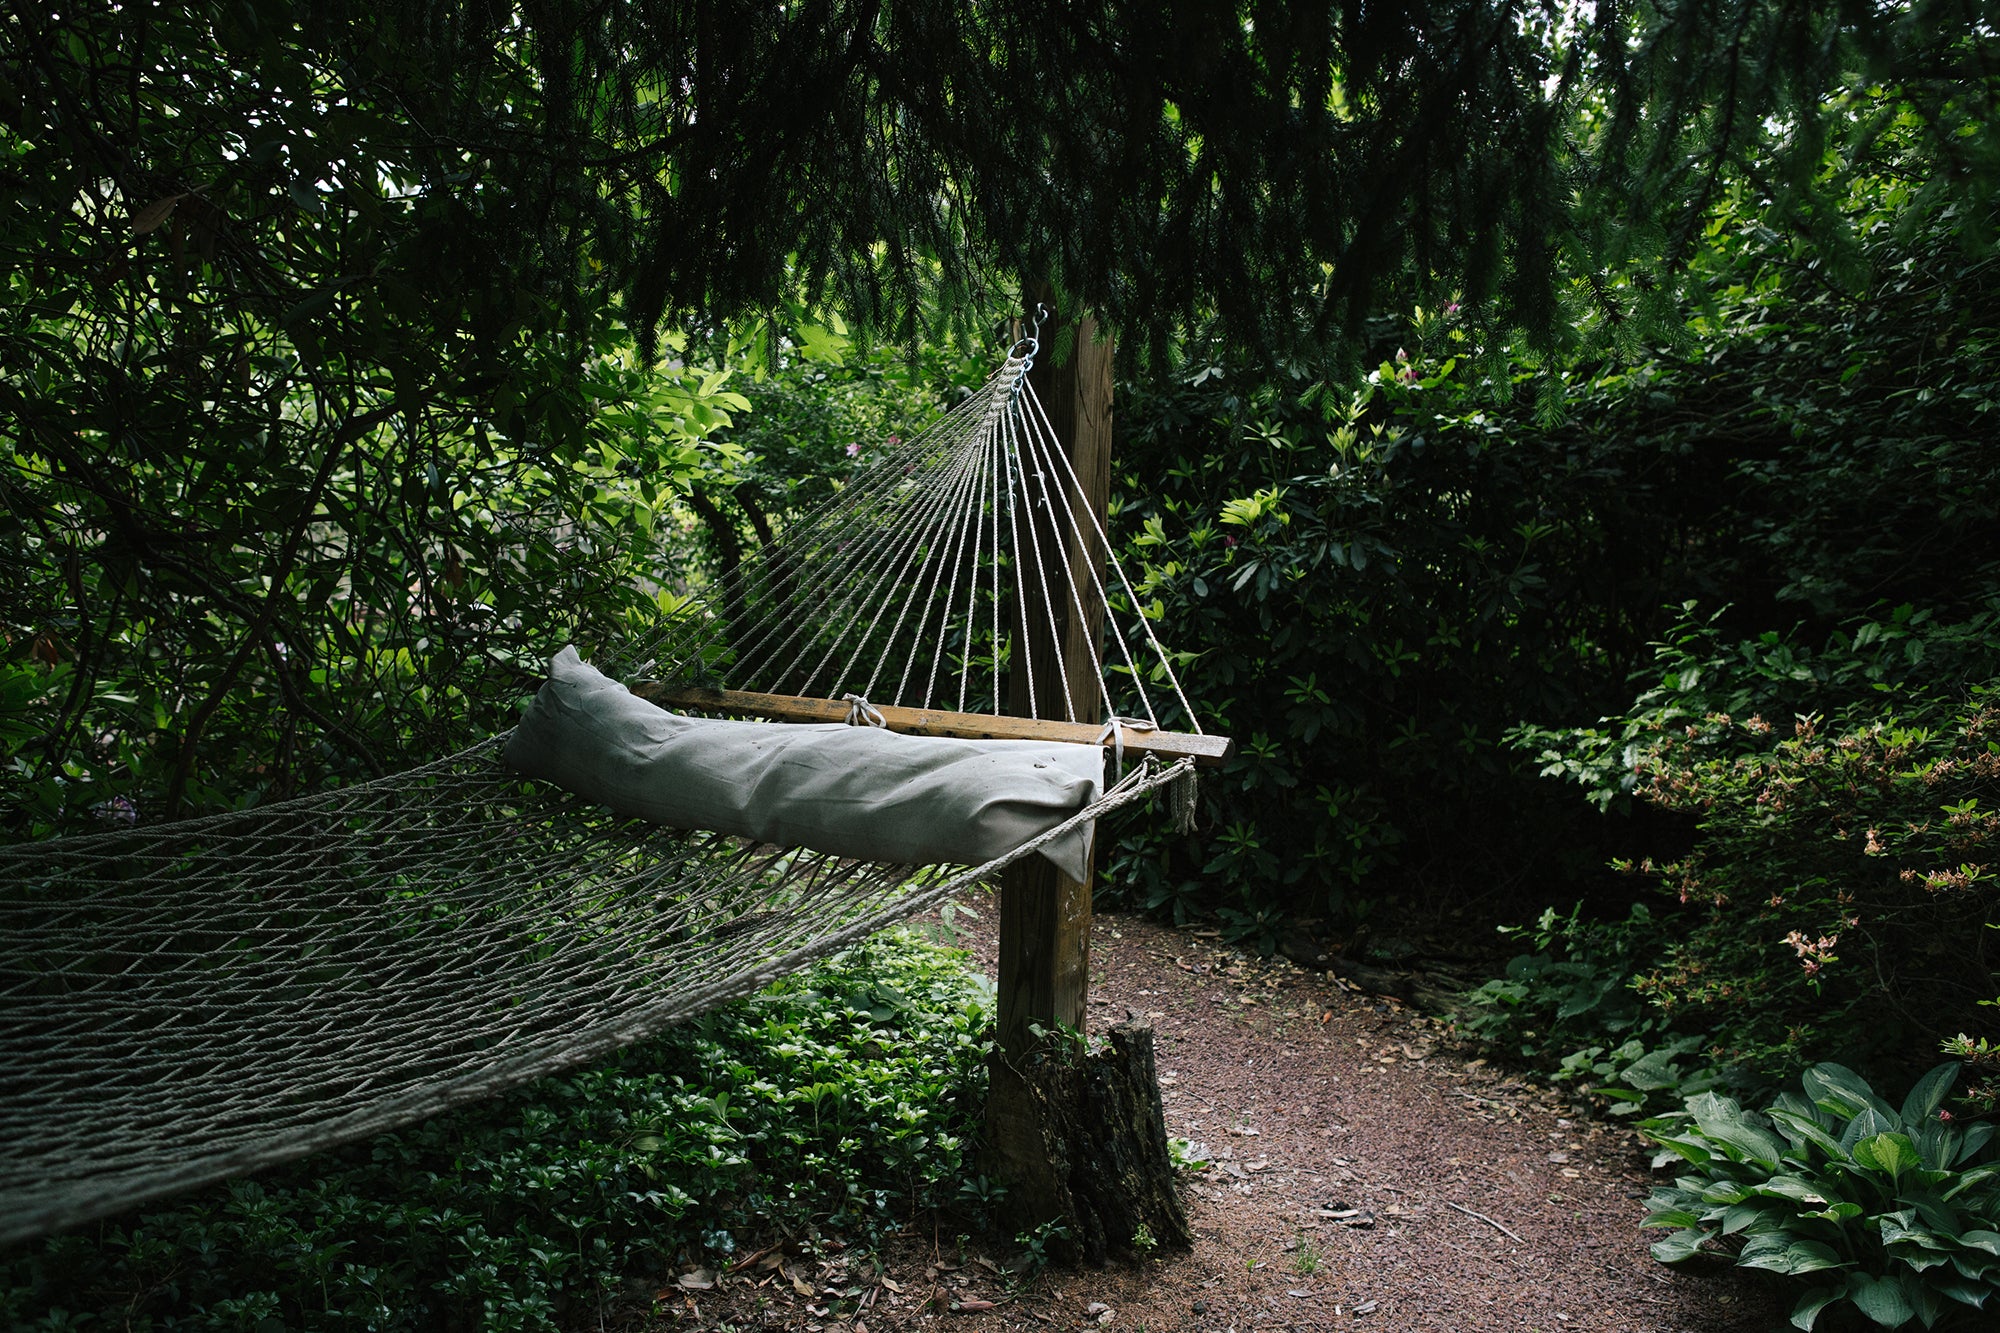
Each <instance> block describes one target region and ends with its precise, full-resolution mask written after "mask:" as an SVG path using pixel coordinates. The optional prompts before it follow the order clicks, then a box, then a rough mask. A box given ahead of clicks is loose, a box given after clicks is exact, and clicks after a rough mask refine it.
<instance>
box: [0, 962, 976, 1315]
mask: <svg viewBox="0 0 2000 1333" xmlns="http://www.w3.org/2000/svg"><path fill="white" fill-rule="evenodd" d="M961 957H962V956H961V955H958V954H956V953H954V952H952V951H948V950H944V949H940V948H939V947H937V946H935V945H930V944H926V943H924V942H922V941H920V940H919V939H917V938H916V937H914V936H912V935H909V934H907V933H902V932H898V933H894V934H891V935H888V936H884V937H879V938H877V939H876V940H873V941H870V942H869V943H867V944H864V945H862V946H859V947H857V948H856V949H853V950H850V951H848V952H847V953H844V954H841V955H839V956H837V957H835V958H833V959H830V960H828V961H826V962H824V963H822V964H820V965H819V966H817V967H815V968H813V969H812V970H810V971H807V972H804V973H801V974H799V975H798V976H795V977H793V978H790V979H788V980H786V981H784V982H781V983H779V984H778V985H776V986H774V987H773V988H772V989H771V990H769V991H767V992H765V993H764V994H762V995H760V996H757V997H756V998H754V999H750V1000H746V1001H743V1002H741V1003H738V1004H735V1005H731V1006H729V1007H728V1008H726V1009H723V1010H719V1011H717V1012H715V1013H712V1014H709V1015H707V1016H706V1017H704V1018H701V1019H698V1020H696V1021H694V1022H692V1023H689V1024H687V1025H685V1026H683V1027H681V1028H678V1029H676V1030H674V1031H672V1032H670V1033H668V1034H667V1035H665V1036H664V1037H662V1038H660V1039H658V1040H656V1041H654V1042H651V1043H648V1044H646V1045H643V1046H639V1047H635V1048H633V1049H631V1050H628V1051H626V1052H624V1053H623V1054H622V1055H621V1056H619V1057H617V1058H615V1059H613V1060H610V1061H608V1062H606V1063H604V1064H602V1065H600V1066H598V1067H596V1068H592V1069H588V1070H583V1071H580V1072H577V1073H572V1074H565V1075H561V1076H558V1077H554V1078H548V1079H543V1080H541V1081H540V1082H538V1083H535V1084H532V1085H530V1086H529V1087H527V1088H525V1089H522V1090H521V1091H519V1092H516V1093H514V1094H511V1095H509V1096H507V1097H505V1098H502V1099H499V1100H496V1101H494V1102H491V1103H485V1104H481V1105H478V1106H473V1107H468V1108H466V1109H464V1110H460V1111H457V1112H453V1113H451V1114H449V1115H445V1116H440V1117H437V1118H435V1119H432V1120H429V1121H426V1122H424V1123H423V1124H420V1125H416V1126H413V1127H411V1128H409V1129H406V1130H400V1131H396V1132H394V1133H389V1134H384V1135H381V1136H379V1137H377V1138H374V1139H371V1140H368V1141H366V1142H363V1143H358V1144H354V1145H350V1146H349V1147H346V1148H343V1149H338V1150H335V1151H333V1152H329V1153H323V1154H321V1155H319V1156H316V1157H313V1158H309V1159H307V1160H305V1161H302V1162H299V1163H296V1164H294V1165H291V1166H288V1167H285V1168H282V1169H280V1170H275V1171H270V1172H266V1173H264V1174H262V1175H260V1176H259V1177H257V1178H255V1179H248V1180H239V1181H234V1182H231V1183H230V1184H228V1185H225V1186H219V1187H216V1188H212V1189H208V1190H204V1191H201V1192H200V1193H197V1194H195V1195H192V1196H189V1197H188V1198H186V1199H184V1200H180V1201H177V1202H175V1203H172V1204H170V1205H167V1206H163V1207H155V1208H152V1209H149V1210H147V1211H145V1212H142V1213H140V1214H139V1215H137V1216H128V1217H121V1218H117V1219H114V1220H112V1221H110V1222H106V1223H102V1224H100V1225H97V1226H95V1227H91V1228H87V1229H84V1230H81V1231H78V1232H74V1233H72V1234H69V1235H65V1236H59V1237H56V1238H54V1239H51V1240H48V1241H45V1242H39V1243H36V1244H34V1245H30V1246H24V1247H20V1248H17V1249H16V1250H15V1251H14V1252H13V1253H12V1254H10V1255H8V1256H5V1257H4V1258H0V1326H6V1327H10V1328H28V1327H35V1328H44V1329H86V1328H100V1327H104V1328H108V1327H128V1326H129V1327H140V1326H145V1325H146V1324H147V1323H148V1322H149V1321H150V1323H151V1325H152V1326H153V1327H157V1328H174V1329H199V1330H208V1329H217V1330H219V1329H239V1328H240V1329H252V1328H260V1327H276V1326H278V1324H282V1325H283V1326H285V1327H292V1328H308V1329H327V1330H333V1329H377V1330H390V1329H417V1328H431V1327H437V1326H440V1325H444V1326H450V1325H454V1324H456V1325H461V1326H473V1325H476V1326H479V1327H482V1328H491V1329H538V1328H552V1327H555V1326H557V1325H558V1324H560V1323H564V1322H578V1321H579V1319H580V1318H581V1316H582V1315H583V1314H585V1313H587V1312H588V1310H589V1308H590V1306H591V1305H592V1304H593V1303H595V1302H598V1301H601V1300H603V1299H605V1298H606V1296H607V1295H608V1294H609V1293H611V1292H613V1291H615V1289H616V1287H617V1285H618V1284H619V1283H620V1282H621V1281H622V1280H624V1279H625V1278H627V1277H630V1276H633V1275H635V1274H637V1275H644V1274H648V1273H657V1272H662V1271H664V1270H666V1269H667V1268H668V1266H669V1265H671V1264H672V1263H674V1262H675V1261H676V1260H677V1259H678V1258H679V1257H680V1256H682V1255H691V1256H699V1257H703V1258H705V1259H707V1260H709V1261H711V1262H713V1261H718V1260H722V1259H726V1258H727V1256H728V1255H729V1254H730V1253H731V1252H732V1251H733V1250H734V1249H735V1248H736V1246H737V1244H738V1238H739V1236H741V1235H743V1234H744V1233H745V1232H746V1231H748V1230H752V1229H755V1230H767V1229H769V1228H771V1227H773V1226H776V1225H779V1224H783V1225H787V1226H790V1227H793V1228H797V1229H811V1228H814V1227H820V1226H826V1227H831V1228H835V1229H839V1230H843V1231H846V1232H848V1233H850V1234H858V1235H860V1236H861V1237H863V1238H866V1237H867V1236H869V1235H871V1234H873V1233H875V1232H876V1231H878V1230H880V1229H881V1228H883V1227H885V1226H887V1225H889V1224H890V1223H891V1221H892V1220H893V1219H894V1218H895V1217H896V1216H897V1215H898V1214H899V1213H902V1212H905V1211H907V1210H909V1209H912V1208H926V1207H934V1206H937V1205H940V1204H944V1203H949V1202H952V1201H954V1200H956V1199H957V1198H958V1197H959V1192H960V1186H961V1184H962V1183H963V1180H964V1177H965V1175H966V1174H967V1168H968V1166H969V1164H970V1156H969V1154H970V1153H971V1150H972V1142H971V1140H972V1135H973V1133H974V1132H975V1128H976V1125H977V1116H978V1114H979V1108H980V1105H981V1103H982V1102H983V1100H984V1095H985V1090H984V1079H985V1063H984V1060H985V1053H986V1051H987V1049H988V1047H987V1041H986V1037H985V1032H986V1029H987V1027H988V1025H989V1024H990V1022H991V1006H990V1002H989V999H988V996H987V993H986V991H985V990H984V989H983V986H982V983H981V982H980V981H979V979H978V978H976V977H973V976H971V975H970V974H968V973H967V972H966V971H965V970H964V968H963V966H962V963H961ZM272 1320H275V1321H278V1324H271V1323H268V1322H267V1321H272Z"/></svg>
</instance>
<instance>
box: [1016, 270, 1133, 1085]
mask: <svg viewBox="0 0 2000 1333" xmlns="http://www.w3.org/2000/svg"><path fill="white" fill-rule="evenodd" d="M1042 299H1043V300H1049V299H1051V298H1050V297H1048V296H1043V298H1042ZM1062 317H1063V315H1062V312H1056V319H1052V320H1050V321H1049V322H1047V323H1045V324H1044V325H1043V326H1042V339H1041V341H1042V348H1041V352H1040V353H1039V354H1038V355H1037V357H1036V358H1035V367H1034V369H1033V371H1031V372H1030V380H1029V382H1030V384H1032V385H1033V387H1034V390H1035V393H1036V395H1037V396H1038V397H1039V398H1040V399H1041V402H1042V406H1043V407H1045V408H1047V409H1048V414H1049V422H1050V424H1051V425H1052V426H1054V427H1055V433H1056V439H1057V440H1058V441H1059V442H1060V443H1061V444H1062V445H1064V446H1065V447H1066V448H1067V450H1068V452H1069V460H1070V467H1071V469H1072V470H1073V471H1074V472H1075V474H1076V477H1077V480H1078V481H1079V482H1080V483H1081V484H1082V487H1083V494H1082V496H1081V497H1078V496H1077V495H1076V494H1075V493H1074V489H1073V488H1072V487H1071V485H1070V484H1069V480H1068V478H1067V477H1062V478H1059V479H1058V478H1050V479H1049V482H1050V484H1051V486H1052V489H1054V488H1059V491H1058V493H1060V494H1063V495H1064V496H1065V497H1066V498H1067V499H1068V500H1069V502H1070V505H1071V506H1072V512H1074V513H1076V514H1077V516H1078V518H1079V519H1080V520H1081V522H1080V523H1079V524H1078V525H1077V526H1078V527H1080V528H1081V529H1082V531H1070V532H1060V531H1053V530H1052V526H1051V525H1048V524H1042V525H1039V530H1040V534H1041V535H1040V547H1039V549H1040V551H1041V552H1042V563H1043V568H1042V569H1040V570H1037V569H1036V568H1035V567H1034V565H1033V560H1034V555H1035V549H1036V548H1035V544H1034V543H1028V542H1024V543H1023V546H1024V547H1026V548H1027V549H1026V550H1025V551H1024V552H1016V554H1015V559H1016V560H1017V561H1020V562H1021V564H1020V568H1021V570H1022V574H1021V578H1020V580H1019V587H1020V589H1021V595H1020V598H1019V602H1020V605H1019V607H1018V616H1017V618H1016V620H1015V634H1016V635H1017V636H1018V637H1017V640H1016V645H1015V654H1014V660H1015V661H1016V662H1017V663H1019V662H1020V661H1021V660H1022V658H1023V657H1024V656H1029V657H1032V660H1033V664H1034V673H1033V678H1032V681H1031V679H1030V676H1029V673H1028V672H1027V671H1024V670H1021V669H1019V668H1018V667H1017V668H1016V669H1015V670H1014V671H1013V673H1012V674H1011V676H1010V678H1009V680H1008V700H1007V707H1008V711H1009V712H1011V713H1013V714H1015V715H1016V716H1022V715H1025V714H1026V713H1027V711H1028V701H1029V697H1030V686H1031V684H1032V689H1033V698H1034V701H1035V705H1036V709H1037V711H1039V712H1040V714H1041V715H1042V716H1043V717H1045V718H1060V717H1063V716H1064V715H1065V709H1064V706H1063V705H1064V703H1065V702H1067V704H1068V709H1067V712H1068V714H1069V715H1070V716H1072V717H1074V718H1075V720H1076V721H1078V722H1084V723H1098V722H1102V721H1103V720H1104V719H1103V682H1102V677H1101V675H1100V671H1099V667H1098V655H1099V651H1100V649H1099V645H1100V643H1101V641H1102V638H1103V634H1104V604H1103V601H1102V599H1101V598H1100V597H1099V596H1098V594H1097V583H1098V582H1099V581H1100V580H1101V579H1102V577H1103V570H1104V559H1105V554H1106V552H1105V550H1104V544H1103V543H1102V542H1101V541H1099V540H1098V539H1097V536H1096V532H1095V531H1094V530H1093V525H1092V524H1091V522H1090V521H1089V520H1088V519H1084V518H1083V515H1084V514H1086V513H1087V514H1091V515H1094V516H1095V518H1096V524H1095V528H1099V529H1101V528H1103V527H1104V526H1105V524H1106V514H1105V511H1106V508H1107V506H1108V504H1109V502H1110V496H1111V361H1112V352H1113V349H1112V344H1111V342H1110V340H1109V339H1106V340H1105V341H1103V342H1099V341H1098V340H1097V321H1096V320H1095V319H1094V318H1092V317H1091V316H1090V315H1088V314H1085V315H1083V316H1081V317H1080V318H1078V319H1077V320H1076V321H1075V325H1074V329H1075V338H1074V346H1073V349H1072V350H1071V352H1070V355H1069V357H1068V359H1067V361H1065V362H1064V363H1063V364H1062V365H1060V366H1058V365H1054V364H1053V362H1054V360H1055V357H1054V355H1053V343H1054V342H1055V340H1056V336H1057V334H1058V332H1059V331H1060V329H1061V327H1062V325H1061V324H1060V323H1058V322H1057V320H1059V319H1061V318H1062ZM1030 510H1031V512H1032V511H1033V510H1034V506H1032V505H1031V506H1030ZM1065 526H1066V525H1065ZM1055 542H1061V543H1063V545H1064V546H1065V547H1066V548H1067V549H1066V550H1065V556H1066V560H1065V561H1058V559H1057V557H1056V553H1055V548H1054V546H1053V543H1055ZM1065 567H1067V570H1068V575H1067V576H1065V573H1064V570H1065ZM1093 574H1094V575H1095V577H1093ZM1044 588H1046V589H1047V590H1048V592H1049V594H1050V597H1051V598H1052V599H1053V600H1055V601H1057V602H1059V603H1060V604H1059V605H1057V606H1055V607H1049V606H1047V605H1046V604H1045V603H1043V602H1042V600H1041V598H1040V596H1039V593H1040V590H1042V589H1044ZM1079 604H1081V609H1082V614H1080V615H1079V614H1078V607H1079ZM1051 612H1053V614H1051ZM1051 622H1053V624H1054V626H1055V630H1056V631H1057V634H1058V635H1059V637H1057V638H1056V639H1055V640H1054V641H1052V635H1051V628H1050V626H1051ZM1022 638H1025V639H1026V640H1027V641H1028V642H1027V644H1026V645H1024V644H1023V643H1022V642H1021V639H1022ZM1058 642H1059V643H1060V652H1061V663H1062V665H1061V667H1060V668H1058V666H1057V654H1056V645H1057V643H1058ZM1024 646H1026V647H1027V648H1029V649H1030V651H1029V652H1028V653H1026V654H1024V653H1023V652H1022V648H1023V647H1024ZM1065 680H1067V689H1065ZM1000 886H1001V887H1000V979H999V997H998V998H999V1009H1000V1012H999V1028H1000V1047H1001V1049H1002V1050H1003V1051H1005V1052H1006V1053H1007V1054H1009V1055H1023V1054H1025V1053H1026V1052H1027V1051H1028V1050H1029V1049H1030V1048H1031V1047H1032V1045H1033V1044H1034V1037H1033V1034H1032V1033H1031V1032H1030V1030H1029V1029H1030V1026H1031V1025H1036V1024H1038V1025H1041V1026H1043V1027H1045V1028H1046V1027H1051V1026H1053V1025H1054V1024H1057V1023H1064V1024H1068V1025H1069V1026H1070V1027H1072V1028H1077V1029H1081V1028H1082V1027H1083V1019H1084V1005H1085V1002H1086V1001H1087V1000H1088V998H1089V989H1090V878H1089V876H1088V875H1086V876H1085V877H1084V878H1083V879H1081V880H1073V879H1071V878H1069V876H1067V875H1065V874H1063V873H1062V872H1061V871H1059V870H1057V869H1056V868H1055V867H1054V866H1053V865H1051V864H1050V863H1049V861H1048V860H1047V858H1045V857H1040V856H1030V857H1027V858H1024V859H1023V860H1020V861H1016V862H1015V863H1014V864H1013V865H1011V866H1009V867H1008V868H1007V870H1006V871H1005V872H1004V875H1003V877H1002V879H1001V881H1000Z"/></svg>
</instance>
